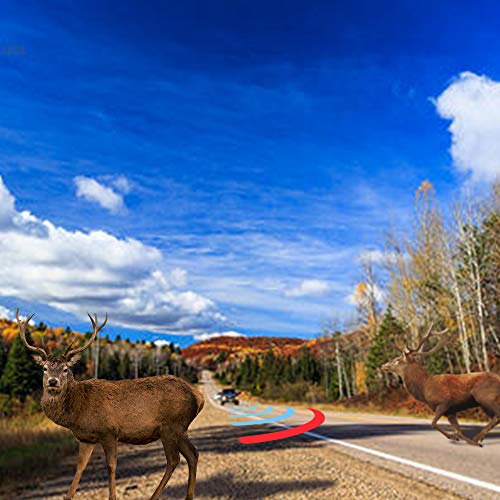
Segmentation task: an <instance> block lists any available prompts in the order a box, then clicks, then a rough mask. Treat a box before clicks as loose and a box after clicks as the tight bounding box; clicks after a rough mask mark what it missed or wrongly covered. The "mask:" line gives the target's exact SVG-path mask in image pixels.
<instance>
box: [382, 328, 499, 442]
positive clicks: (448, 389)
mask: <svg viewBox="0 0 500 500" xmlns="http://www.w3.org/2000/svg"><path fill="white" fill-rule="evenodd" d="M432 336H438V337H440V338H439V341H438V343H437V344H436V345H435V346H434V347H433V348H432V349H431V350H429V351H424V350H423V349H424V345H425V343H426V342H427V341H428V340H429V339H430V338H431V337H432ZM449 340H450V338H449V337H448V336H447V335H446V330H445V331H443V332H440V333H432V325H431V326H430V328H429V330H428V332H427V334H426V335H425V336H424V337H423V338H422V340H421V341H420V343H419V345H418V347H416V348H415V349H411V348H409V347H408V346H407V345H406V344H405V346H404V347H400V346H399V345H398V344H395V346H396V348H397V349H398V350H399V351H400V352H401V356H398V357H397V358H395V359H393V360H392V361H389V362H388V363H385V364H384V365H382V370H383V371H386V372H392V373H395V374H396V375H399V376H400V377H401V378H402V380H403V384H404V386H405V389H406V390H407V391H408V392H409V393H410V394H411V395H412V396H413V397H414V398H415V399H417V400H418V401H421V402H422V403H425V404H427V406H429V407H430V408H431V409H432V410H434V412H435V414H434V419H433V420H432V427H434V429H437V430H438V431H439V432H441V434H443V435H444V436H446V437H447V438H448V439H451V440H453V441H459V440H460V439H463V440H464V441H465V442H467V443H469V444H472V445H475V446H482V444H481V441H482V440H483V439H484V437H485V436H486V434H487V433H488V432H489V431H490V430H491V429H493V427H495V425H497V424H498V423H499V422H500V377H499V376H498V375H496V374H495V373H492V372H478V373H468V374H464V375H450V374H447V375H429V374H428V373H427V372H426V371H425V370H424V368H422V366H420V365H419V364H418V360H419V358H421V357H423V356H429V355H430V354H433V353H435V352H436V351H438V350H439V349H441V347H443V346H444V345H445V344H447V343H448V342H449ZM478 406H479V407H481V408H482V410H483V411H484V412H485V413H486V415H488V417H490V421H489V422H488V424H487V425H486V426H485V427H484V429H482V430H481V431H480V432H479V433H478V434H477V435H476V436H474V438H473V439H470V438H468V437H467V436H465V435H464V434H463V432H462V430H461V429H460V425H459V423H458V420H457V413H458V412H460V411H462V410H466V409H468V408H475V407H478ZM442 416H446V417H447V418H448V421H449V422H450V424H451V426H452V427H453V429H454V431H455V434H450V433H449V432H446V431H445V430H443V429H442V428H441V427H439V426H438V425H437V423H438V420H439V419H440V418H441V417H442Z"/></svg>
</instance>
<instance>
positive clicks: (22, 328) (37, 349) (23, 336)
mask: <svg viewBox="0 0 500 500" xmlns="http://www.w3.org/2000/svg"><path fill="white" fill-rule="evenodd" d="M33 316H34V314H32V315H31V316H30V317H29V318H28V319H26V320H24V321H21V319H20V318H19V308H18V309H17V310H16V320H17V326H18V327H19V335H20V336H21V340H22V341H23V342H24V345H25V346H26V347H27V348H28V349H29V350H31V351H35V352H38V353H39V354H41V355H42V356H43V357H44V358H45V359H47V358H48V357H49V355H48V354H47V351H46V350H45V349H42V348H41V347H36V346H34V345H31V344H29V343H28V341H27V340H26V325H27V324H28V323H29V322H30V321H31V318H32V317H33Z"/></svg>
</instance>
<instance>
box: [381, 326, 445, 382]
mask: <svg viewBox="0 0 500 500" xmlns="http://www.w3.org/2000/svg"><path fill="white" fill-rule="evenodd" d="M432 327H433V324H432V323H431V325H430V326H429V329H428V330H427V333H426V334H425V335H424V336H423V337H422V339H421V340H420V342H419V344H418V346H417V347H416V348H411V347H408V345H407V344H405V345H404V346H400V345H399V344H398V343H397V342H394V346H395V347H396V349H397V350H398V351H399V352H400V353H401V355H400V356H398V357H396V358H394V359H393V360H391V361H388V362H387V363H385V364H383V365H382V366H381V369H382V371H384V372H391V373H395V374H396V375H399V376H400V377H403V375H404V371H405V368H406V367H407V366H408V365H411V364H418V360H419V358H421V357H422V356H429V355H430V354H433V353H435V352H436V351H438V350H439V349H441V347H443V346H444V345H446V344H447V343H448V342H449V341H450V338H449V337H448V336H446V335H445V334H446V332H447V331H448V329H445V330H443V331H441V332H433V331H432ZM431 337H439V341H438V343H437V344H436V345H435V346H434V347H433V348H432V349H431V350H429V351H424V346H425V343H426V342H427V341H428V340H429V339H430V338H431Z"/></svg>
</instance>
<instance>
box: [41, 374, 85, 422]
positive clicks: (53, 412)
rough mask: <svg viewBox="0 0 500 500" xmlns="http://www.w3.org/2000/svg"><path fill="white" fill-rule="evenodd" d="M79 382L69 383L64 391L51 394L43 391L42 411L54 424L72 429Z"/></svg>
mask: <svg viewBox="0 0 500 500" xmlns="http://www.w3.org/2000/svg"><path fill="white" fill-rule="evenodd" d="M77 384H78V383H77V382H74V381H68V383H67V385H66V387H65V388H64V390H63V391H61V392H60V393H58V394H51V393H49V392H48V391H47V390H44V391H43V396H42V405H41V406H42V410H43V412H44V413H45V415H47V417H49V418H50V420H52V421H53V422H55V423H56V424H58V425H61V426H62V427H66V428H68V429H70V428H71V427H72V423H73V422H74V421H75V413H76V412H75V408H74V400H75V398H74V396H75V391H76V386H77Z"/></svg>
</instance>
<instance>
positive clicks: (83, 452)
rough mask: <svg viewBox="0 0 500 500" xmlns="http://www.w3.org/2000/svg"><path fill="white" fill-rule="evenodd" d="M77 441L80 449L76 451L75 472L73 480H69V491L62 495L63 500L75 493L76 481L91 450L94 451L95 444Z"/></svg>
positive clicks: (78, 479)
mask: <svg viewBox="0 0 500 500" xmlns="http://www.w3.org/2000/svg"><path fill="white" fill-rule="evenodd" d="M79 443H80V449H79V451H78V462H77V464H76V472H75V475H74V477H73V481H72V482H71V486H70V488H69V491H68V493H67V494H66V496H65V497H64V500H70V499H71V498H73V496H74V494H75V493H76V489H77V488H78V483H79V482H80V479H81V477H82V474H83V471H84V470H85V467H87V464H88V462H89V459H90V456H91V455H92V452H93V451H94V448H95V444H90V443H82V442H81V441H80V442H79Z"/></svg>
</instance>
